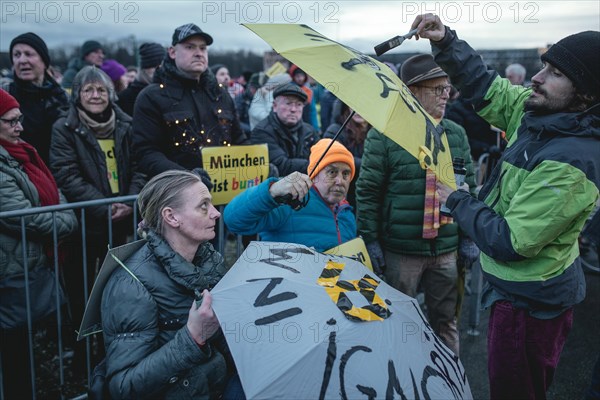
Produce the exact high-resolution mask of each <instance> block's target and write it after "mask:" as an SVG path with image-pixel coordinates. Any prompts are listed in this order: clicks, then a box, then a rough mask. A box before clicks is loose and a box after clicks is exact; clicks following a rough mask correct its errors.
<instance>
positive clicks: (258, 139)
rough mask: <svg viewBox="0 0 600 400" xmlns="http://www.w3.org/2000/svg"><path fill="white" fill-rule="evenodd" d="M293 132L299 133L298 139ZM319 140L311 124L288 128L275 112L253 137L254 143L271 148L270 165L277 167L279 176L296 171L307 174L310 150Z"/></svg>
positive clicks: (302, 123) (258, 127)
mask: <svg viewBox="0 0 600 400" xmlns="http://www.w3.org/2000/svg"><path fill="white" fill-rule="evenodd" d="M292 132H296V133H297V135H298V136H297V139H296V138H294V137H293V135H292ZM318 140H319V138H318V133H317V132H316V131H315V130H314V129H313V127H312V126H311V125H310V124H307V123H306V122H302V121H300V122H298V124H296V125H295V126H293V127H291V128H290V127H287V126H285V125H283V124H282V123H281V121H279V118H278V117H277V114H275V112H273V111H271V113H270V114H269V116H268V117H267V118H265V119H263V120H262V121H260V122H259V123H258V124H257V125H256V126H255V127H254V129H253V130H252V135H251V141H252V143H254V144H262V143H266V144H267V145H268V146H269V163H271V164H273V165H275V166H276V167H277V169H278V171H279V176H287V175H289V174H291V173H292V172H296V171H298V172H302V173H303V174H306V173H307V169H308V158H309V156H310V148H311V146H312V145H313V144H315V143H316V142H317V141H318Z"/></svg>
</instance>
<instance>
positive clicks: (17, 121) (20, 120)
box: [0, 114, 25, 128]
mask: <svg viewBox="0 0 600 400" xmlns="http://www.w3.org/2000/svg"><path fill="white" fill-rule="evenodd" d="M24 119H25V115H23V114H21V115H19V116H18V117H17V118H13V119H4V118H0V120H1V121H2V122H5V123H7V124H8V125H10V127H11V128H14V127H15V126H17V124H23V120H24Z"/></svg>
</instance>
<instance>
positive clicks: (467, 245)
mask: <svg viewBox="0 0 600 400" xmlns="http://www.w3.org/2000/svg"><path fill="white" fill-rule="evenodd" d="M458 259H459V261H462V262H463V263H464V265H466V266H469V265H471V264H473V263H474V262H475V261H477V260H478V259H479V248H478V247H477V245H476V244H475V242H473V241H472V240H471V239H470V238H469V237H467V236H461V237H460V239H459V240H458Z"/></svg>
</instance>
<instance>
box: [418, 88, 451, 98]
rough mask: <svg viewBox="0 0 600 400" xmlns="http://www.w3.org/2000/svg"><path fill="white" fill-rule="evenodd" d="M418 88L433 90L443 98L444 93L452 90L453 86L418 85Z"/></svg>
mask: <svg viewBox="0 0 600 400" xmlns="http://www.w3.org/2000/svg"><path fill="white" fill-rule="evenodd" d="M416 86H417V87H424V88H427V89H431V91H433V93H435V95H436V96H441V95H442V93H444V92H448V93H450V90H451V89H452V85H440V86H426V85H416Z"/></svg>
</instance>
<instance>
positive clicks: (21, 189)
mask: <svg viewBox="0 0 600 400" xmlns="http://www.w3.org/2000/svg"><path fill="white" fill-rule="evenodd" d="M59 195H60V202H61V203H66V200H65V198H64V196H63V195H62V194H60V193H59ZM41 206H42V205H41V203H40V198H39V194H38V191H37V189H36V187H35V185H34V184H33V183H32V182H31V180H30V179H29V177H28V176H27V173H26V172H25V170H24V169H23V168H22V166H21V164H20V163H19V162H18V161H17V160H16V159H14V158H13V157H12V156H11V155H10V154H9V153H8V151H6V149H5V148H4V147H2V146H0V212H7V211H15V210H24V209H27V208H32V207H41ZM55 217H56V218H55ZM54 221H56V233H57V235H58V237H59V238H63V237H65V236H67V235H69V234H71V233H73V232H74V231H75V230H76V229H77V219H76V218H75V214H74V213H73V211H72V210H63V211H57V212H56V213H55V214H52V213H42V214H35V215H32V216H28V217H25V230H26V234H27V244H26V247H27V250H26V253H27V270H28V272H29V282H30V289H29V290H30V293H32V295H31V297H30V300H31V304H30V306H31V312H32V317H33V320H34V321H35V320H36V319H38V318H41V317H44V316H46V315H49V314H50V313H51V312H53V311H55V310H56V299H55V296H56V290H57V289H56V288H57V287H56V286H55V282H54V275H53V274H52V272H51V266H52V264H51V261H50V260H48V258H47V257H46V251H45V250H46V246H47V245H48V244H49V243H52V235H53V224H54ZM21 230H22V229H21V218H0V328H2V329H10V328H17V327H19V326H24V325H25V324H26V323H27V319H26V303H25V290H24V288H25V280H24V272H25V260H24V259H23V247H22V246H23V242H22V240H21V233H22V232H21Z"/></svg>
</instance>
